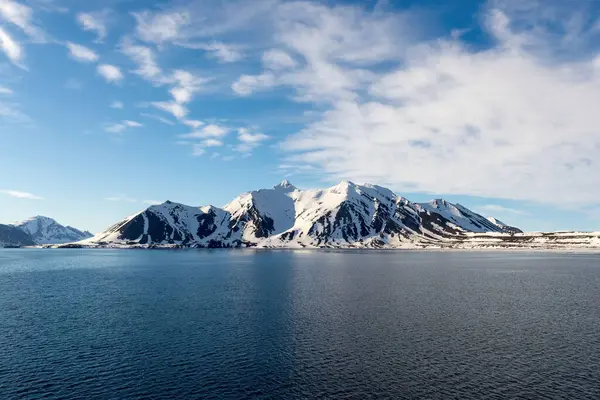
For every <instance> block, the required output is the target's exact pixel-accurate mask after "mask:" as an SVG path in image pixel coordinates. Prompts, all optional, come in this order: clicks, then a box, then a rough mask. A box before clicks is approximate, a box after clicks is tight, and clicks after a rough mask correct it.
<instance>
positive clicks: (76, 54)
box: [66, 42, 100, 63]
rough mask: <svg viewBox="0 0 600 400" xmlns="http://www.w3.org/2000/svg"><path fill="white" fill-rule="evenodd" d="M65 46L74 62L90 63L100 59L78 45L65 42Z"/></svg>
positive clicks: (92, 52)
mask: <svg viewBox="0 0 600 400" xmlns="http://www.w3.org/2000/svg"><path fill="white" fill-rule="evenodd" d="M66 46H67V49H69V55H70V56H71V58H73V59H74V60H76V61H82V62H88V63H91V62H96V61H98V59H99V58H100V57H99V56H98V54H96V53H95V52H94V51H93V50H91V49H89V48H87V47H85V46H82V45H80V44H76V43H72V42H67V43H66Z"/></svg>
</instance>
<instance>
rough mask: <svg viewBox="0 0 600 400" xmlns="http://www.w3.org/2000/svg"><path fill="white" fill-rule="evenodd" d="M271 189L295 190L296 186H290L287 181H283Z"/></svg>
mask: <svg viewBox="0 0 600 400" xmlns="http://www.w3.org/2000/svg"><path fill="white" fill-rule="evenodd" d="M273 189H285V190H296V186H294V185H292V183H291V182H290V181H288V180H287V179H284V180H282V181H281V182H279V184H277V185H275V186H273Z"/></svg>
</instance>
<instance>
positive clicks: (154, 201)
mask: <svg viewBox="0 0 600 400" xmlns="http://www.w3.org/2000/svg"><path fill="white" fill-rule="evenodd" d="M142 203H144V204H148V205H149V206H157V205H159V204H162V203H163V202H162V201H158V200H144V201H142Z"/></svg>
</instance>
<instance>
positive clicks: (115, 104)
mask: <svg viewBox="0 0 600 400" xmlns="http://www.w3.org/2000/svg"><path fill="white" fill-rule="evenodd" d="M110 108H114V109H117V110H122V109H123V108H125V105H124V104H123V102H121V101H118V100H115V101H113V102H112V103H110Z"/></svg>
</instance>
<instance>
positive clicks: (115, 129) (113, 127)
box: [104, 119, 144, 133]
mask: <svg viewBox="0 0 600 400" xmlns="http://www.w3.org/2000/svg"><path fill="white" fill-rule="evenodd" d="M143 126H144V125H142V124H141V123H139V122H137V121H131V120H127V119H126V120H123V121H121V122H119V123H116V124H110V125H107V126H106V127H105V128H104V130H105V131H106V132H109V133H123V132H125V130H127V128H141V127H143Z"/></svg>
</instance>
